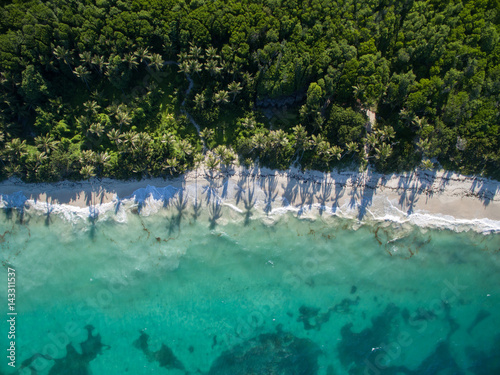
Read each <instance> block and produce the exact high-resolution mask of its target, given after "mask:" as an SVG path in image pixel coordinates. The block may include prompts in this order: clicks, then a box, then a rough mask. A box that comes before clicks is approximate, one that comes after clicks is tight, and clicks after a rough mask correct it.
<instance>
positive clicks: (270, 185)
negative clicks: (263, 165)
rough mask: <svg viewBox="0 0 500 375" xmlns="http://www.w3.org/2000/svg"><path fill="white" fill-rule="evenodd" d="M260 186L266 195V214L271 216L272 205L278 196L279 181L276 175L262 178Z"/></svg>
mask: <svg viewBox="0 0 500 375" xmlns="http://www.w3.org/2000/svg"><path fill="white" fill-rule="evenodd" d="M260 185H261V188H262V190H263V191H264V195H265V198H264V212H265V213H266V214H269V213H270V212H271V210H272V209H273V207H272V204H273V202H274V200H275V199H276V197H277V196H278V190H277V187H278V180H277V178H276V176H274V175H269V176H265V177H263V178H262V180H261V182H260Z"/></svg>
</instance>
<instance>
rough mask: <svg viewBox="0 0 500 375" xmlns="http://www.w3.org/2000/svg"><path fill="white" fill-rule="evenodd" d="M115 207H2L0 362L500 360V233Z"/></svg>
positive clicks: (251, 370)
mask: <svg viewBox="0 0 500 375" xmlns="http://www.w3.org/2000/svg"><path fill="white" fill-rule="evenodd" d="M122 211H123V210H121V209H119V208H117V209H116V212H114V213H112V214H109V215H108V216H107V217H105V218H102V217H98V216H97V215H94V216H93V215H90V216H89V217H87V218H85V217H84V218H77V219H75V220H70V219H68V217H67V216H64V215H62V214H51V210H48V211H47V212H46V213H45V214H40V213H33V212H30V210H24V211H22V212H21V211H20V210H18V209H14V208H10V209H9V208H5V209H3V210H2V211H1V212H0V251H1V260H2V268H1V272H0V280H1V282H0V305H1V306H2V308H1V311H2V312H3V313H2V315H3V317H2V324H1V326H0V327H1V329H0V345H1V348H2V352H3V355H2V356H0V373H1V374H50V375H56V374H73V375H84V374H105V375H114V374H120V375H123V374H134V375H140V374H172V375H175V374H193V375H194V374H210V375H215V374H221V375H225V374H228V375H229V374H247V375H250V374H252V375H257V374H259V375H260V374H262V375H264V374H269V375H271V374H282V375H292V374H294V375H299V374H300V375H302V374H310V375H315V374H320V375H333V374H500V349H499V348H500V314H499V310H500V272H499V271H500V234H495V233H490V234H482V233H477V232H474V231H467V232H460V233H457V232H454V231H452V230H438V229H424V228H420V227H418V226H415V225H410V224H408V223H391V222H387V221H382V222H364V223H360V222H358V221H357V220H355V219H346V218H340V217H336V216H332V215H327V214H324V215H317V218H316V219H311V218H304V217H301V216H300V215H298V214H297V213H296V212H283V213H280V214H274V215H271V216H270V215H258V214H256V213H255V214H253V213H252V212H250V211H247V212H237V211H235V210H233V209H231V208H230V207H227V206H220V205H213V206H207V207H202V208H201V209H193V207H192V206H189V205H184V204H180V205H179V204H177V205H172V206H168V207H166V208H162V209H159V210H156V211H155V212H154V213H151V214H148V215H144V214H143V213H141V212H140V207H139V208H136V209H135V210H133V209H128V210H126V211H127V212H122ZM8 267H10V268H12V269H14V270H15V279H16V280H15V289H16V290H15V312H16V313H17V315H16V320H15V327H14V329H15V368H12V367H11V366H9V365H8V363H9V362H11V359H9V358H8V355H9V348H10V345H11V344H10V341H12V340H9V339H8V333H9V332H10V329H11V328H10V327H11V324H10V323H9V322H8V319H9V318H10V317H11V316H10V315H7V313H8V312H9V310H8V296H7V294H8V293H7V289H8V287H7V278H8V275H7V271H8Z"/></svg>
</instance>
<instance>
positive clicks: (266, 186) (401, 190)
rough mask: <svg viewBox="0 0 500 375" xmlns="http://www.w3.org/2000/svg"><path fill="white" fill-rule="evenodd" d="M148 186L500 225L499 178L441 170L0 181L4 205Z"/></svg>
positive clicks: (111, 198) (66, 201) (233, 203)
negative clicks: (15, 198)
mask: <svg viewBox="0 0 500 375" xmlns="http://www.w3.org/2000/svg"><path fill="white" fill-rule="evenodd" d="M148 185H150V186H154V187H157V188H162V187H166V186H169V185H170V186H173V187H176V188H181V187H186V188H188V187H189V189H188V191H189V194H190V195H191V196H193V195H194V194H199V196H200V197H201V196H202V195H203V194H206V192H207V189H210V190H211V191H213V196H217V197H219V198H220V197H222V198H224V199H223V200H224V204H226V205H228V206H230V207H232V208H234V209H236V210H238V211H240V210H241V212H243V211H244V210H246V209H248V208H249V206H251V207H252V208H253V207H255V208H261V209H263V210H264V211H265V212H267V213H268V214H269V212H272V211H273V210H278V209H280V208H283V207H286V208H288V209H294V210H297V211H299V212H302V211H303V210H306V211H308V212H312V211H313V210H314V209H317V210H318V211H317V212H320V213H323V212H328V213H336V214H339V213H341V214H344V215H347V216H350V217H353V218H358V219H365V218H366V219H370V218H377V219H382V220H404V219H405V218H406V219H412V221H413V222H414V223H416V224H419V225H425V221H427V220H431V219H432V220H433V219H435V218H436V217H439V218H440V220H441V222H451V221H455V222H461V221H468V222H469V224H471V223H473V221H476V220H487V221H492V222H493V223H492V224H493V227H495V226H496V225H497V224H498V225H499V228H500V182H497V181H493V180H489V179H485V178H480V177H467V176H463V175H457V174H454V173H451V172H443V171H441V172H429V171H418V172H412V173H406V174H391V175H382V174H377V173H371V172H369V171H368V172H365V173H357V172H333V173H329V174H324V173H321V172H316V171H308V172H301V171H299V170H297V169H291V170H287V171H276V170H270V169H266V168H253V169H244V168H240V167H237V168H234V169H232V170H230V171H226V172H225V173H221V172H215V173H211V172H210V171H208V170H207V169H204V168H199V169H198V170H197V171H191V172H189V173H186V174H184V175H182V176H180V177H177V178H174V179H168V180H164V179H161V178H157V179H147V180H141V181H119V180H112V179H103V180H96V179H94V180H91V181H90V182H88V181H86V182H68V181H65V182H59V183H53V184H26V183H23V182H21V181H18V180H14V179H11V180H8V181H4V182H2V183H0V194H2V201H3V205H4V206H5V205H7V204H8V196H9V195H12V194H13V193H16V192H20V191H21V192H22V193H23V195H24V196H26V197H27V198H28V204H32V205H33V204H40V203H43V204H50V205H69V206H73V207H75V208H76V207H79V208H85V207H89V206H95V207H97V208H99V207H103V205H104V204H107V206H109V204H110V203H111V202H116V201H117V198H119V199H123V198H126V197H129V198H131V197H132V195H133V193H134V192H135V191H136V190H138V189H141V188H145V187H146V186H148ZM193 189H194V190H193ZM197 196H198V195H197ZM207 202H208V200H207ZM256 202H259V203H258V204H255V203H256ZM87 212H88V211H87ZM495 222H498V223H495Z"/></svg>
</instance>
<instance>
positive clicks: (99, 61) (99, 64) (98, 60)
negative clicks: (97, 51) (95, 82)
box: [92, 55, 106, 76]
mask: <svg viewBox="0 0 500 375" xmlns="http://www.w3.org/2000/svg"><path fill="white" fill-rule="evenodd" d="M92 65H94V68H95V69H96V70H97V72H98V73H99V75H101V76H102V71H103V69H104V67H105V66H106V59H105V58H104V56H97V55H96V56H94V57H92Z"/></svg>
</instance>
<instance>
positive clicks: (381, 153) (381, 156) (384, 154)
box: [375, 142, 392, 161]
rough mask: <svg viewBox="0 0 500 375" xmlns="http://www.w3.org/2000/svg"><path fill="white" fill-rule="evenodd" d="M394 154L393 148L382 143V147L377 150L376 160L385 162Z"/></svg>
mask: <svg viewBox="0 0 500 375" xmlns="http://www.w3.org/2000/svg"><path fill="white" fill-rule="evenodd" d="M391 154H392V147H391V145H388V144H387V143H385V142H384V143H382V144H381V145H380V147H376V148H375V159H377V160H381V161H385V160H386V159H387V158H388V157H389V156H391Z"/></svg>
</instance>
